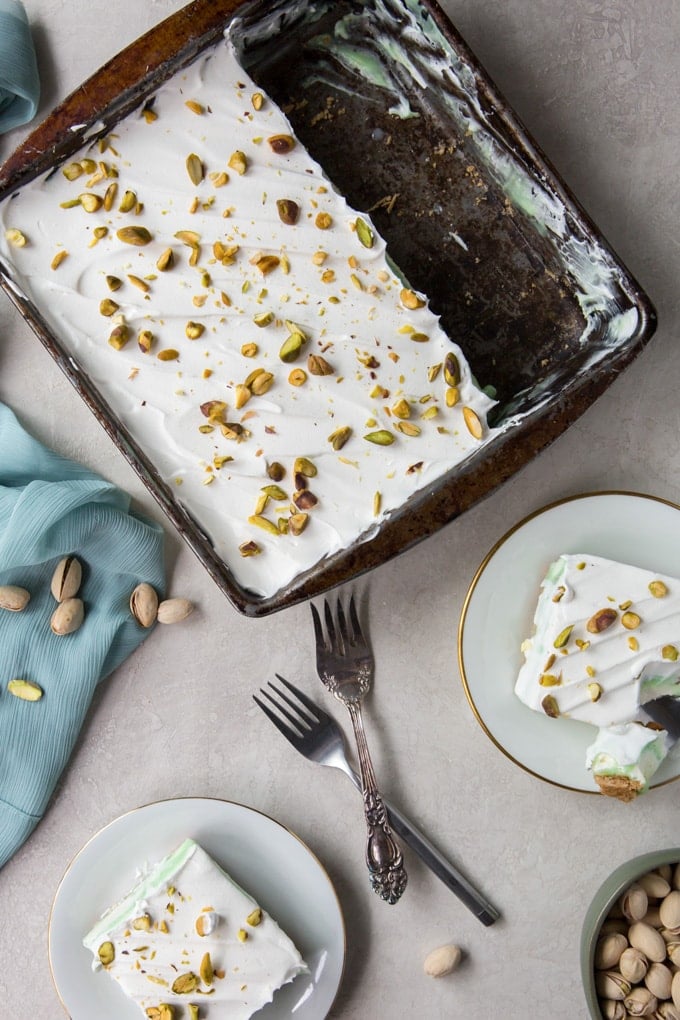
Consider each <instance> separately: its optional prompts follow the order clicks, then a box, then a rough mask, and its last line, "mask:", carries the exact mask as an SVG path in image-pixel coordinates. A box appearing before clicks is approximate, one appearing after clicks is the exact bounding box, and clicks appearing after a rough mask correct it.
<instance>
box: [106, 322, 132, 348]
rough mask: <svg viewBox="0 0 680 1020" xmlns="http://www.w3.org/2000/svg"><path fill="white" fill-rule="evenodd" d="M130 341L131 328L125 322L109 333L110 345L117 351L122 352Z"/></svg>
mask: <svg viewBox="0 0 680 1020" xmlns="http://www.w3.org/2000/svg"><path fill="white" fill-rule="evenodd" d="M129 339H130V327H129V326H127V325H126V323H124V322H119V323H118V325H117V326H114V327H113V329H112V330H111V332H110V333H109V343H110V345H111V347H113V349H114V350H116V351H122V350H123V348H124V347H125V345H126V344H127V342H128V340H129Z"/></svg>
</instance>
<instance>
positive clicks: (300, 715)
mask: <svg viewBox="0 0 680 1020" xmlns="http://www.w3.org/2000/svg"><path fill="white" fill-rule="evenodd" d="M267 686H268V687H271V689H272V690H273V691H274V693H275V694H276V695H277V696H278V697H279V698H280V699H281V701H283V702H285V704H286V705H289V706H290V707H291V708H292V709H293V712H294V713H296V714H294V715H291V713H290V712H287V711H286V709H285V708H284V707H283V705H282V704H281V703H280V702H277V701H275V700H274V698H272V696H271V694H269V693H268V691H262V693H263V694H264V696H265V698H268V699H269V701H271V703H272V704H273V705H276V707H277V708H278V710H279V712H281V713H282V715H285V717H286V719H287V720H288V721H289V722H290V723H292V724H293V725H294V726H297V728H298V729H308V728H309V727H310V726H313V725H314V724H315V723H316V719H315V718H313V717H312V718H310V716H308V715H305V712H304V709H302V708H301V707H300V706H299V705H296V704H295V702H294V701H293V699H292V698H289V697H288V695H287V694H286V692H285V691H280V690H279V688H278V687H277V686H276V685H275V684H273V683H272V682H271V681H269V682H268V684H267Z"/></svg>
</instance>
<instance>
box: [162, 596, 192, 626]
mask: <svg viewBox="0 0 680 1020" xmlns="http://www.w3.org/2000/svg"><path fill="white" fill-rule="evenodd" d="M193 611H194V604H193V602H190V601H189V599H165V601H164V602H161V603H160V605H159V607H158V614H157V619H158V622H159V623H179V622H180V620H185V619H186V618H187V616H189V615H190V613H193Z"/></svg>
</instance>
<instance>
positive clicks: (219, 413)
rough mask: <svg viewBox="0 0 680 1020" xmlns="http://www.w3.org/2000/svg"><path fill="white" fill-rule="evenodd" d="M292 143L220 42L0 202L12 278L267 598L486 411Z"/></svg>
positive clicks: (425, 317)
mask: <svg viewBox="0 0 680 1020" xmlns="http://www.w3.org/2000/svg"><path fill="white" fill-rule="evenodd" d="M292 134H293V132H292V130H291V128H290V125H289V123H288V121H287V119H286V117H285V116H284V114H283V113H282V112H281V110H279V109H278V108H277V107H276V106H275V105H274V104H273V103H272V102H271V100H269V99H268V98H267V97H266V96H262V94H261V93H259V91H258V89H257V88H256V86H255V85H254V84H253V82H252V81H251V80H250V79H249V78H248V76H247V74H246V73H245V71H244V70H243V68H242V67H241V66H240V64H239V62H238V60H237V58H236V56H235V53H234V51H233V49H232V46H231V44H230V43H229V41H228V40H227V41H225V42H224V43H222V44H220V45H218V46H217V47H216V48H215V49H214V50H212V51H210V52H208V53H207V54H205V55H203V56H201V57H200V58H199V59H197V60H196V61H195V62H194V63H193V64H192V65H190V66H189V67H188V68H187V69H185V70H184V71H182V72H181V73H177V74H176V75H175V76H174V77H173V78H172V79H170V80H169V81H168V82H167V83H165V84H164V85H163V86H162V87H161V88H160V89H159V90H158V91H157V93H156V94H155V96H154V99H153V102H152V103H151V104H147V107H146V108H145V110H137V111H135V112H134V113H132V114H131V115H130V116H128V117H127V118H126V119H125V120H123V121H122V122H121V123H120V124H118V125H117V126H116V127H115V129H114V130H113V132H112V133H111V134H110V135H109V136H108V137H107V138H106V139H105V140H104V141H103V142H102V141H100V142H97V143H93V144H92V145H91V146H90V147H89V148H86V149H84V150H83V151H82V152H81V153H79V154H78V155H77V156H76V157H72V159H71V164H74V163H76V162H78V161H82V160H92V161H93V162H94V164H95V166H96V169H95V170H94V171H93V170H92V165H91V164H90V165H88V164H86V166H87V167H88V169H87V171H86V172H84V173H83V174H82V175H79V176H78V177H77V178H75V179H73V180H69V179H67V176H65V175H64V173H63V172H61V171H55V172H53V173H52V174H50V175H48V176H47V177H45V178H42V179H39V180H36V181H34V182H32V183H31V184H29V185H27V186H26V187H25V188H24V189H23V190H22V191H21V192H20V193H18V194H17V195H15V196H13V197H12V198H11V199H9V200H7V201H5V202H4V203H3V204H2V206H0V218H1V220H2V234H1V236H0V250H1V252H2V256H3V258H4V259H5V260H6V261H7V262H8V263H9V265H10V266H11V271H12V275H13V279H14V282H15V284H16V286H17V287H18V288H19V289H20V290H22V291H24V292H25V293H26V294H27V295H28V296H29V297H30V298H31V299H32V300H33V302H34V303H35V304H36V305H37V307H38V308H39V310H40V311H41V314H42V315H43V316H44V317H45V319H46V320H47V322H48V323H49V325H50V327H51V328H52V329H53V330H54V331H55V333H56V335H57V336H58V337H59V339H60V341H61V342H62V344H63V345H64V346H65V347H66V349H67V350H68V352H69V354H70V355H71V356H72V358H73V359H74V361H75V362H76V363H77V365H78V366H80V367H81V368H82V369H83V370H84V371H85V372H86V373H87V375H88V376H89V377H90V379H91V380H92V382H93V383H94V385H95V386H96V387H97V389H98V390H99V391H100V393H101V394H102V395H103V397H104V399H105V400H106V402H107V403H108V404H109V406H110V407H111V409H112V410H113V412H114V414H115V415H116V416H117V418H118V419H119V420H120V421H121V422H122V423H123V424H124V426H125V428H126V429H127V430H128V431H129V433H130V435H131V436H132V437H133V439H134V440H135V442H136V443H137V444H138V446H139V447H140V448H141V450H142V451H143V452H144V453H145V454H146V455H147V457H148V458H149V459H150V460H151V462H152V463H153V464H154V466H155V467H156V468H157V469H158V471H159V473H160V475H161V477H162V478H163V480H164V481H165V482H166V483H167V484H168V486H169V487H170V488H171V489H172V491H173V492H174V494H175V496H176V498H177V499H178V500H179V501H180V502H181V503H182V504H183V506H184V507H185V508H186V509H187V510H188V512H189V513H190V514H191V515H192V517H193V518H194V519H195V520H196V521H197V523H198V524H199V526H200V527H201V529H202V530H203V531H204V532H206V533H207V534H208V535H209V536H210V538H211V540H212V542H213V544H214V546H215V549H216V551H217V553H218V554H219V555H220V556H221V557H222V559H223V560H224V561H225V562H226V563H227V565H228V567H229V568H230V569H231V571H232V573H233V575H234V576H235V578H236V580H237V581H238V582H239V583H240V584H241V585H242V586H243V587H245V588H246V589H249V590H251V591H252V592H254V593H256V594H257V595H259V596H263V597H266V596H269V595H272V594H274V593H276V592H277V591H278V590H280V589H281V588H282V587H284V586H285V585H287V584H288V583H289V582H291V581H292V580H293V579H294V578H295V577H296V575H298V574H299V573H300V572H302V571H304V570H306V569H308V568H310V567H312V566H314V565H316V564H317V563H318V562H319V561H321V560H322V559H323V558H324V557H326V556H328V555H330V554H333V553H335V552H336V551H338V550H341V549H344V548H346V547H348V546H350V545H351V544H352V543H355V542H357V541H359V540H361V539H362V538H364V537H367V536H369V535H370V534H371V533H372V531H373V529H374V528H375V527H376V526H377V525H378V524H379V522H380V521H381V520H382V519H384V517H385V516H386V515H388V514H389V513H390V512H391V511H394V510H395V509H397V508H399V507H401V506H402V505H403V504H404V502H405V501H406V500H407V499H408V497H409V496H410V495H411V494H412V493H414V492H416V491H417V490H419V489H422V488H424V487H426V486H429V485H431V484H433V483H434V482H435V481H436V480H437V479H438V478H440V477H441V476H442V475H443V474H444V473H446V472H447V471H449V470H450V469H451V468H453V467H455V466H456V465H457V464H458V463H460V462H461V461H463V460H464V459H466V458H467V457H469V456H470V455H471V454H473V453H474V452H475V451H477V450H478V449H479V448H480V444H483V443H484V442H485V440H486V438H487V436H488V429H487V426H486V414H487V411H488V410H489V408H490V407H491V406H492V401H491V400H490V399H489V398H488V397H487V396H486V394H485V393H484V392H482V391H481V390H480V389H479V387H478V386H477V385H476V383H475V382H474V380H473V379H472V377H471V373H470V369H469V367H468V364H467V362H466V359H465V357H464V355H463V353H462V351H461V350H460V348H458V347H457V346H456V345H455V344H453V343H452V342H451V341H450V340H449V339H448V337H447V336H446V335H445V334H444V332H443V330H442V329H441V328H440V326H439V322H438V318H437V317H436V316H435V315H434V314H433V313H432V312H431V311H430V309H429V308H428V306H427V302H426V300H425V298H424V296H423V295H415V294H413V292H411V291H409V290H408V288H407V287H406V288H405V287H404V282H403V281H402V280H400V279H399V277H398V275H397V274H396V273H395V271H394V269H393V267H392V266H391V265H390V263H389V260H388V258H387V255H386V251H385V244H384V242H383V240H382V239H381V238H380V237H379V236H378V234H377V232H376V231H375V229H374V227H373V226H372V224H371V222H370V219H369V217H368V216H366V215H363V214H362V215H359V214H357V213H356V212H355V211H354V210H352V209H351V208H350V207H349V206H348V204H347V203H346V201H345V200H344V198H343V197H342V196H341V195H339V194H338V193H337V192H336V191H335V190H334V189H333V187H332V186H331V184H330V183H329V181H328V180H327V179H326V178H325V176H324V174H323V172H322V170H321V168H320V167H319V166H318V164H316V163H315V162H314V161H313V160H312V159H311V158H310V156H309V155H308V153H307V152H306V151H305V150H304V148H303V147H302V145H301V144H300V143H299V142H294V144H292V147H291V143H290V141H289V139H290V140H291V141H293V139H292ZM277 136H284V138H283V139H281V138H280V137H279V138H278V139H277ZM272 138H274V139H277V140H275V141H271V142H270V141H269V139H272ZM70 172H71V173H75V171H70ZM101 175H104V176H101ZM100 177H101V179H100ZM109 189H111V190H109ZM114 191H115V197H114V198H111V196H112V194H113V192H114ZM107 192H108V195H109V198H108V199H107V198H106V195H107ZM80 195H94V196H95V197H94V199H89V198H86V199H83V200H82V202H81V201H79V196H80ZM83 203H84V204H83ZM88 203H89V204H91V205H92V206H93V209H94V211H92V212H88V211H86V208H85V206H87V205H88ZM282 203H283V204H282ZM128 206H129V211H124V210H125V209H126V208H127V207H128ZM291 221H294V222H291ZM121 228H122V229H124V230H126V229H127V230H128V234H127V238H128V240H127V241H126V240H125V239H121V237H123V238H125V237H126V235H125V234H123V235H120V234H119V233H118V232H119V231H120V230H121ZM129 228H138V232H137V234H135V232H134V231H132V232H129ZM139 228H141V232H139ZM145 231H148V235H147V234H146V233H144V232H145ZM130 239H131V240H132V241H137V242H139V243H129V242H130ZM142 242H146V243H142ZM168 251H170V252H171V253H172V267H171V268H168V267H166V268H164V269H163V268H161V269H159V259H161V263H160V265H162V256H163V255H164V253H167V252H168ZM55 257H56V258H55ZM112 278H113V279H112ZM118 281H120V282H118ZM112 286H113V287H116V288H117V289H115V290H112V289H111V287H112ZM102 302H105V303H104V304H102ZM112 302H113V304H112ZM105 312H108V313H109V314H108V315H107V314H103V313H105ZM112 333H113V334H114V336H113V341H112V343H113V345H112V343H111V342H109V338H110V336H111V334H112ZM121 333H122V334H123V335H122V336H121ZM291 334H297V335H298V337H299V338H301V340H300V349H299V351H298V353H297V355H293V354H289V352H286V353H285V357H286V359H287V360H282V357H281V348H282V345H283V344H284V343H285V342H286V341H287V340H288V338H289V337H290V335H291ZM138 341H139V342H141V344H142V347H141V348H140V346H139V343H138ZM293 346H294V344H293ZM117 348H119V349H117ZM310 355H312V356H313V357H312V359H311V361H308V359H309V356H310ZM452 355H453V356H455V357H454V360H453V361H451V356H452ZM447 356H449V362H448V367H449V369H450V371H448V372H446V371H445V368H446V367H447V365H446V362H447ZM164 359H166V360H164ZM255 371H256V372H258V373H259V377H260V378H259V382H257V381H255V382H254V381H253V375H252V373H253V372H255ZM292 372H293V373H294V374H293V375H292V376H291V373H292ZM320 373H321V374H320ZM323 373H327V374H323ZM268 374H271V379H269V375H268ZM260 391H261V392H260ZM221 404H224V405H226V406H225V407H224V408H222V407H221V406H220V405H221ZM202 409H203V410H202ZM227 426H228V427H227ZM367 436H368V437H369V438H368V439H367V438H366V437H367ZM300 457H304V458H307V460H309V461H311V462H312V464H313V467H314V469H315V471H316V474H315V475H313V476H309V475H303V474H302V473H301V472H299V471H297V472H296V471H295V461H296V459H297V458H300ZM273 462H275V463H276V464H277V465H278V464H280V465H281V466H282V467H283V469H284V471H285V473H284V475H283V477H281V478H278V479H277V480H276V482H275V484H276V485H277V486H278V488H269V489H268V490H267V491H266V492H263V489H264V488H265V487H266V486H271V484H272V478H271V477H270V474H271V472H270V474H268V469H270V468H271V465H272V463H273ZM274 473H277V474H280V471H279V472H274ZM303 489H305V491H306V493H307V495H304V494H303V495H300V493H301V491H302V490H303ZM296 493H297V495H296ZM293 518H294V519H293ZM291 522H292V523H291Z"/></svg>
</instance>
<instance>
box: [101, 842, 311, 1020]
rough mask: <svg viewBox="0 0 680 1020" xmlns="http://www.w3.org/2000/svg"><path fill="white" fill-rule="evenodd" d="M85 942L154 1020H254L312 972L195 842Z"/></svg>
mask: <svg viewBox="0 0 680 1020" xmlns="http://www.w3.org/2000/svg"><path fill="white" fill-rule="evenodd" d="M83 944H84V945H85V946H86V948H87V949H89V950H90V951H91V952H92V954H93V966H94V967H95V968H102V969H104V970H106V971H108V974H109V975H110V977H112V978H113V979H114V980H116V981H118V982H119V984H120V986H121V988H122V989H123V991H124V992H125V994H126V995H127V996H128V997H129V998H130V999H132V1000H133V1001H134V1002H135V1003H136V1004H137V1005H138V1006H139V1007H140V1009H141V1011H142V1014H143V1015H144V1016H146V1017H148V1018H149V1020H184V1018H187V1020H204V1018H205V1020H247V1018H248V1017H250V1016H252V1015H253V1013H255V1012H257V1010H259V1009H260V1008H261V1007H262V1006H264V1005H265V1004H266V1003H268V1002H270V1001H271V1000H272V998H273V996H274V993H275V992H276V991H277V990H278V989H279V988H281V987H282V985H285V984H287V983H288V982H290V981H292V980H293V979H294V978H295V977H297V975H298V974H306V973H308V968H307V965H306V964H305V962H304V961H303V959H302V957H301V955H300V953H299V951H298V950H297V948H296V947H295V945H294V944H293V942H292V941H291V939H290V938H289V937H288V936H287V935H286V934H285V932H283V931H282V930H281V928H280V927H279V926H278V924H277V923H276V921H274V920H273V918H272V917H270V916H269V914H267V913H266V911H264V910H263V909H262V908H261V907H260V906H259V905H258V903H256V901H255V900H254V899H253V898H252V896H250V895H249V894H248V893H247V892H245V891H244V890H243V889H241V887H240V886H238V885H237V884H236V883H235V882H234V881H233V880H232V879H231V878H230V877H229V875H227V873H226V872H225V871H223V870H222V868H220V866H219V865H218V864H217V863H216V862H215V861H214V860H213V859H212V858H211V857H210V856H209V855H208V854H207V853H206V852H205V851H204V850H203V849H202V848H201V847H200V846H199V845H198V844H197V843H195V842H194V841H193V840H192V839H187V840H185V841H184V842H183V843H182V844H181V846H179V847H177V849H175V850H173V851H172V853H170V854H168V856H167V857H165V858H163V860H162V861H159V862H158V863H157V864H155V865H154V866H152V867H151V868H150V869H149V870H148V871H147V872H146V873H145V874H143V875H142V876H141V877H140V878H139V879H138V881H137V882H136V883H135V885H134V887H133V888H132V889H131V890H130V892H129V893H128V894H127V895H126V896H125V897H124V898H123V899H122V900H120V902H118V903H116V904H115V905H113V906H112V907H110V908H109V909H108V910H107V911H106V912H105V913H104V915H103V916H102V917H101V919H100V920H99V921H98V922H97V923H96V924H95V925H94V927H93V928H92V930H91V931H90V932H89V933H88V934H87V935H86V936H85V938H84V940H83Z"/></svg>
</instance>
